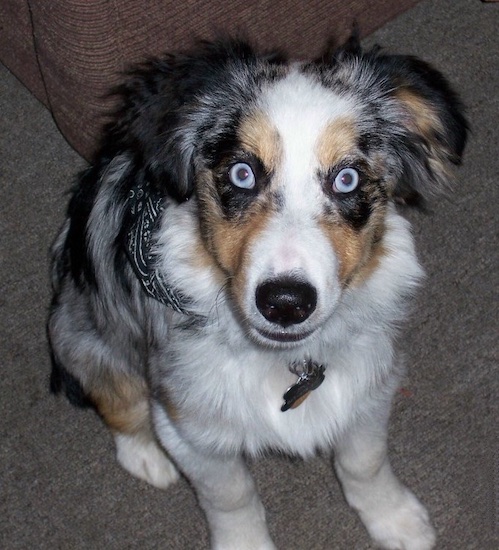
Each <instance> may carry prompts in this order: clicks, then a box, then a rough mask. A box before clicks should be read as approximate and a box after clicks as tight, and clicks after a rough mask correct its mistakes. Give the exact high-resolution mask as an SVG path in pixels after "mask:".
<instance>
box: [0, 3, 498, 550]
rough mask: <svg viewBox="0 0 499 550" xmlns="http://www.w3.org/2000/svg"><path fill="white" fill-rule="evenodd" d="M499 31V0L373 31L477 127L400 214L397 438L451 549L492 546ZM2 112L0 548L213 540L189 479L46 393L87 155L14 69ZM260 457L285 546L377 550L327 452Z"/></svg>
mask: <svg viewBox="0 0 499 550" xmlns="http://www.w3.org/2000/svg"><path fill="white" fill-rule="evenodd" d="M498 28H499V4H484V3H482V2H479V1H478V0H426V1H424V2H422V3H421V4H419V5H418V6H416V8H415V9H413V10H411V11H409V12H407V13H406V14H405V15H403V16H402V17H400V18H398V19H397V20H395V21H393V22H391V23H390V24H388V25H386V26H385V27H384V28H383V29H381V30H380V31H378V32H377V33H376V34H375V35H374V36H372V37H370V38H369V40H368V41H367V42H368V43H370V44H371V43H374V42H378V43H381V44H383V45H385V46H386V47H387V48H388V49H389V50H393V51H399V52H404V53H413V54H416V55H418V56H420V57H423V58H424V59H426V60H428V61H431V62H433V63H434V64H435V65H436V66H437V67H438V68H440V69H441V70H442V71H444V72H445V73H446V74H447V75H448V77H449V78H450V80H451V81H452V82H453V84H454V85H455V87H456V88H457V89H458V90H459V91H460V93H461V94H462V97H463V99H464V101H465V103H466V105H467V106H468V115H469V119H470V121H471V125H472V129H473V133H472V136H471V140H470V143H469V147H468V150H467V154H466V157H465V162H464V165H463V167H462V168H461V169H460V170H459V172H458V174H457V178H456V183H455V186H454V192H453V193H452V194H451V195H450V197H449V198H448V199H445V200H440V201H437V202H434V203H433V204H432V212H431V213H430V214H426V215H425V214H420V213H415V212H410V213H409V214H408V216H409V217H410V219H411V221H412V222H413V224H414V228H415V232H416V235H417V241H418V246H419V251H420V256H421V259H422V262H423V264H424V266H425V268H426V271H427V274H428V279H427V282H426V286H425V288H424V289H423V290H422V292H420V295H419V298H418V300H417V303H416V308H415V312H414V314H413V317H412V320H411V322H410V323H409V324H408V326H407V330H406V332H405V337H404V347H405V350H406V352H407V360H408V363H409V366H410V372H409V376H408V378H407V381H406V384H405V388H406V391H405V392H403V393H401V394H400V395H399V396H398V398H397V400H396V404H395V408H394V414H393V422H392V430H391V438H390V446H391V455H392V461H393V464H394V468H395V470H396V471H397V472H398V473H399V475H400V477H401V478H402V479H403V480H404V481H405V482H407V483H408V484H409V485H410V486H411V487H412V488H413V489H414V490H415V492H416V493H417V494H418V495H419V496H420V497H421V499H422V500H423V501H424V502H425V503H426V504H427V506H428V508H429V510H430V512H431V515H432V518H433V521H434V523H435V526H436V528H437V530H438V533H439V543H438V549H443V550H461V549H466V550H468V549H476V550H493V549H497V548H499V540H498V538H497V531H495V530H494V525H495V524H497V519H498V518H497V502H498V485H497V484H498V483H499V471H498V450H499V449H498V430H497V424H498V419H497V418H498V414H497V413H498V407H497V402H498V399H499V395H498V385H499V382H498V372H497V365H498V355H499V354H498V338H497V337H498V333H499V331H498V323H497V318H498V314H497V310H498V295H497V289H498V287H499V281H498V249H499V246H498V238H497V237H498V235H497V233H498V231H497V230H498V226H499V224H498V220H497V212H498V206H499V205H498V192H497V174H498V173H499V133H498V126H499V120H498V115H499V108H498V107H499V106H498V99H497V98H498V95H499V94H498V90H499V63H498V58H499V38H498V36H499V35H498V32H497V29H498ZM0 117H1V118H0V150H1V153H0V189H1V195H0V196H1V201H0V235H1V238H0V254H1V256H0V258H1V260H0V285H1V287H0V288H1V291H0V304H1V312H2V315H1V319H0V333H1V340H0V346H1V350H2V365H1V367H0V368H1V371H0V372H1V376H0V434H1V440H0V548H5V549H7V550H10V549H71V550H73V549H74V550H79V549H87V548H89V549H90V548H91V549H99V550H100V549H106V550H117V549H124V548H141V549H158V548H166V549H172V550H184V549H194V550H196V549H201V548H206V547H207V532H206V526H205V522H204V518H203V516H202V514H201V512H200V511H199V509H198V507H197V504H196V501H195V498H194V496H193V494H192V492H191V490H190V488H189V486H188V484H187V482H185V481H181V482H179V483H178V484H177V485H176V486H174V487H172V488H170V489H169V490H168V491H166V492H161V491H159V490H157V489H153V488H152V487H149V486H148V485H146V484H145V483H142V482H140V481H137V480H135V479H133V478H131V477H130V476H129V475H128V474H126V473H125V472H124V471H122V470H121V469H120V468H119V467H118V465H117V464H116V462H115V460H114V456H113V453H114V449H113V444H112V441H111V438H110V436H109V435H108V433H107V432H106V431H105V429H104V428H103V427H102V425H101V424H100V422H99V420H98V419H97V418H96V416H95V415H93V414H92V413H91V412H82V411H79V410H75V409H73V408H72V407H71V406H70V405H69V404H68V403H67V402H66V401H65V400H63V399H56V398H54V397H52V396H51V395H49V393H48V383H47V382H48V372H49V356H48V352H47V345H46V339H45V326H44V325H45V318H46V313H47V307H48V303H49V283H48V276H47V271H48V267H47V249H48V247H49V244H50V242H51V240H52V238H53V236H54V233H55V231H56V229H57V227H58V225H59V223H60V222H61V219H62V215H63V211H64V209H65V203H66V196H65V190H66V189H67V188H68V186H69V185H70V182H71V178H72V175H73V174H74V173H75V172H76V171H78V170H79V169H80V168H81V167H82V166H83V165H84V163H83V161H82V160H81V159H80V157H79V156H78V155H77V154H75V153H74V152H73V151H72V150H71V149H70V148H69V146H68V145H67V144H66V143H65V141H64V139H63V138H62V137H61V136H60V134H59V133H58V131H57V128H56V127H55V126H54V124H53V122H52V120H51V118H50V116H49V115H48V113H47V112H46V111H45V110H44V108H43V107H42V106H41V105H40V104H39V103H37V101H36V100H35V99H33V97H31V96H30V94H29V93H28V92H27V91H26V90H25V89H24V88H23V87H22V86H21V85H20V84H19V83H18V82H17V81H16V80H15V79H14V78H13V77H12V76H11V75H10V74H9V73H8V72H7V71H6V70H5V69H4V68H1V69H0ZM251 468H252V470H253V471H254V473H255V476H256V479H257V482H258V485H259V487H260V490H261V493H262V496H263V500H264V502H265V505H266V507H267V513H268V520H269V523H270V529H271V532H272V535H273V537H274V539H275V541H276V544H277V545H278V547H279V548H282V549H287V550H309V549H318V550H321V549H337V550H351V549H355V550H365V549H369V548H372V546H371V544H370V542H369V539H368V537H367V535H366V534H365V532H364V529H363V527H362V525H361V524H360V522H359V521H358V519H357V518H356V516H355V515H354V514H353V513H352V512H351V511H350V510H349V509H348V507H347V505H346V504H345V502H344V500H343V497H342V495H341V491H340V489H339V486H338V484H337V482H336V480H335V478H334V475H333V473H332V469H331V467H330V460H329V458H327V457H319V458H316V459H314V460H311V461H310V462H306V463H305V462H301V461H291V460H288V459H285V458H281V457H269V458H265V459H263V460H261V461H258V462H254V463H252V464H251Z"/></svg>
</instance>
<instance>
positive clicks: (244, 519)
mask: <svg viewBox="0 0 499 550" xmlns="http://www.w3.org/2000/svg"><path fill="white" fill-rule="evenodd" d="M154 418H155V425H156V430H157V433H158V436H159V438H160V440H161V442H162V444H163V445H164V447H165V448H166V450H167V451H168V453H169V455H170V456H171V457H172V458H173V460H174V461H175V462H176V465H177V467H178V468H179V469H180V470H181V471H182V472H183V473H184V474H185V475H186V477H187V478H188V479H189V481H190V482H191V484H192V486H193V487H194V489H195V491H196V494H197V496H198V499H199V503H200V505H201V507H202V508H203V510H204V512H205V514H206V517H207V520H208V524H209V528H210V533H211V547H212V549H213V550H275V546H274V544H273V543H272V540H271V539H270V535H269V533H268V529H267V524H266V521H265V511H264V508H263V505H262V503H261V501H260V498H259V496H258V493H257V490H256V486H255V482H254V481H253V478H252V477H251V475H250V473H249V471H248V469H247V467H246V464H245V462H244V460H243V459H242V457H240V456H233V455H220V454H216V455H214V454H210V453H208V452H204V451H202V450H200V449H198V448H195V447H194V446H193V445H191V444H190V443H189V442H188V441H186V440H185V438H184V437H183V436H182V435H181V433H180V431H179V430H177V428H176V426H175V425H174V424H173V422H171V421H170V419H169V418H168V417H167V415H166V413H165V412H164V410H163V409H162V407H161V405H156V406H155V407H154Z"/></svg>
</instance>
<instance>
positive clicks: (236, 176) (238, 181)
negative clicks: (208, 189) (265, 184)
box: [229, 162, 255, 189]
mask: <svg viewBox="0 0 499 550" xmlns="http://www.w3.org/2000/svg"><path fill="white" fill-rule="evenodd" d="M229 178H230V181H231V183H232V184H233V185H235V186H236V187H239V188H240V189H253V187H255V174H253V170H252V169H251V166H250V165H249V164H246V163H245V162H238V163H237V164H234V166H232V168H231V169H230V170H229Z"/></svg>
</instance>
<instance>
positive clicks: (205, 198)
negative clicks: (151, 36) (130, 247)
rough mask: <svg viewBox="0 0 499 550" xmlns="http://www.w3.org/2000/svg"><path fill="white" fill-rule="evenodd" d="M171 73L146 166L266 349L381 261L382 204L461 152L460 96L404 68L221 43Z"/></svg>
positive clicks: (413, 190) (438, 182)
mask: <svg viewBox="0 0 499 550" xmlns="http://www.w3.org/2000/svg"><path fill="white" fill-rule="evenodd" d="M168 71H170V72H169V74H168V75H165V79H164V82H160V83H159V84H160V85H161V86H163V90H164V92H163V93H164V96H165V97H164V98H163V100H162V102H161V101H159V102H158V103H157V104H156V105H155V109H153V114H152V115H151V114H150V115H149V117H150V118H151V120H152V121H153V122H154V131H153V132H152V134H153V137H152V138H151V137H150V136H149V137H148V138H147V139H145V140H144V143H143V145H142V149H143V155H144V163H145V164H146V165H147V166H148V167H149V170H150V173H151V175H152V177H155V178H156V180H157V182H158V185H160V186H164V187H165V189H166V191H167V192H168V193H169V194H171V195H173V196H176V197H180V198H181V199H182V198H186V197H188V196H190V195H191V194H195V196H196V198H197V204H198V208H199V218H200V229H201V238H202V241H203V246H204V251H203V253H202V258H203V261H206V262H208V263H212V264H214V265H215V266H216V267H217V269H220V270H221V271H222V272H223V274H224V276H225V278H226V280H227V281H229V285H230V293H231V296H232V298H233V301H234V304H235V305H236V310H237V311H238V313H239V317H240V319H241V322H242V323H244V325H245V326H246V328H247V329H248V331H249V334H250V336H251V337H252V338H253V339H255V340H256V341H258V342H260V343H262V344H264V345H271V346H290V345H293V344H294V343H296V342H301V341H302V340H303V339H305V338H307V337H308V336H309V335H311V334H313V333H314V332H315V330H316V329H317V328H318V327H320V326H321V325H322V324H323V323H324V322H325V321H326V320H327V319H328V318H329V317H330V316H331V315H332V313H333V312H334V309H335V307H336V305H337V303H338V300H339V299H340V297H341V294H342V292H343V291H344V290H345V289H348V288H351V287H354V286H355V285H358V284H361V283H362V281H363V280H365V279H366V278H369V276H370V274H371V273H372V272H373V271H374V270H375V269H376V267H377V265H378V263H379V261H381V259H382V257H383V255H384V254H385V253H386V250H385V249H384V243H383V235H384V232H385V214H386V210H387V208H388V204H389V202H390V201H393V200H394V199H395V198H397V197H400V198H401V199H402V200H406V199H407V200H408V199H410V198H413V197H416V196H419V195H424V194H427V193H431V192H433V191H434V190H437V189H438V188H440V187H441V186H442V183H443V182H444V181H445V179H446V177H447V172H448V165H449V164H450V163H456V162H458V161H459V158H460V155H461V152H462V149H463V147H464V136H465V122H464V119H463V118H462V116H461V115H460V114H459V112H460V109H459V107H460V106H459V105H458V102H457V100H456V98H455V96H454V95H453V93H452V92H451V90H450V89H449V88H448V86H447V84H446V83H445V82H444V81H443V79H442V78H441V77H440V75H439V74H438V73H437V72H436V71H434V70H433V69H431V68H429V67H428V66H427V65H423V64H422V63H421V62H418V61H415V60H414V59H411V58H400V57H388V56H384V57H383V56H378V55H375V54H362V53H361V52H360V50H358V48H357V47H353V48H352V49H351V50H348V49H346V50H345V49H344V50H341V51H340V52H336V54H334V55H333V56H331V57H329V58H327V57H324V58H322V59H321V60H320V61H317V62H315V63H308V64H299V63H287V62H285V61H283V60H282V59H280V58H277V57H271V56H264V57H259V56H257V55H256V54H254V53H253V52H252V51H251V50H249V49H248V48H247V47H246V46H244V45H241V44H229V45H227V44H223V45H218V46H211V47H209V48H208V49H207V50H206V51H204V53H203V54H202V55H201V56H196V57H192V58H182V60H181V61H178V62H177V64H176V65H174V66H172V67H170V66H169V67H168ZM168 71H165V73H166V72H168ZM172 90H174V91H172ZM180 97H181V100H180V99H179V98H180ZM141 124H143V122H141V119H140V117H139V118H134V119H132V120H131V127H132V130H133V129H134V128H135V134H136V135H137V136H139V134H141V133H142V134H143V133H144V132H143V129H142V126H141ZM128 133H129V134H130V133H132V134H133V131H132V132H130V127H128ZM139 137H140V136H139Z"/></svg>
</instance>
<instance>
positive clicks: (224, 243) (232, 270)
mask: <svg viewBox="0 0 499 550" xmlns="http://www.w3.org/2000/svg"><path fill="white" fill-rule="evenodd" d="M258 206H259V205H258V204H256V205H254V208H253V209H252V210H253V212H248V213H247V216H246V219H245V220H244V221H234V222H231V221H226V220H223V219H220V220H217V221H216V222H215V223H213V225H212V231H213V240H212V242H213V246H214V248H215V250H216V255H217V257H218V259H219V262H220V264H221V266H222V267H223V269H224V270H225V271H226V272H227V273H228V274H230V275H236V274H237V273H239V272H240V271H241V270H242V269H243V264H244V260H245V256H246V252H247V250H248V246H249V244H250V243H251V242H252V241H254V240H255V239H256V238H257V236H258V235H259V234H260V233H261V232H262V231H263V229H264V228H265V226H266V225H267V221H268V218H269V216H270V215H271V210H269V209H267V208H263V207H262V208H258Z"/></svg>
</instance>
